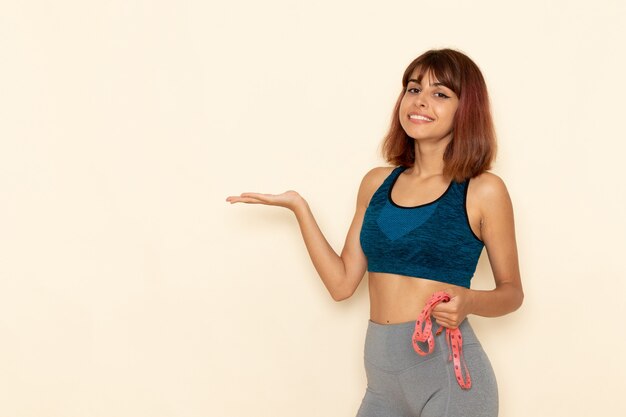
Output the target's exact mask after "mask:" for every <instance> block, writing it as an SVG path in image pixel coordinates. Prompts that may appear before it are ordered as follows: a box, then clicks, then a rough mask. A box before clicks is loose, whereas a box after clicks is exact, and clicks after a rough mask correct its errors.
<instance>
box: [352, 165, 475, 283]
mask: <svg viewBox="0 0 626 417" xmlns="http://www.w3.org/2000/svg"><path fill="white" fill-rule="evenodd" d="M405 169H407V167H403V166H399V167H396V168H395V169H394V170H393V171H392V172H391V174H390V175H389V176H388V177H387V178H386V179H385V181H384V182H383V183H382V185H381V186H380V187H379V188H378V190H376V192H375V193H374V195H373V196H372V198H371V200H370V204H369V206H368V207H367V210H366V211H365V217H364V219H363V226H362V228H361V235H360V241H361V248H362V249H363V252H364V253H365V256H366V257H367V267H368V268H367V269H368V270H369V271H370V272H386V273H392V274H399V275H406V276H410V277H418V278H426V279H431V280H435V281H441V282H446V283H449V284H454V285H459V286H462V287H466V288H469V286H470V280H471V278H472V276H473V275H474V272H475V271H476V264H477V263H478V258H479V257H480V253H481V252H482V249H483V247H484V244H483V242H482V241H481V240H480V239H478V237H477V236H476V235H475V234H474V232H473V231H472V229H471V228H470V225H469V220H468V217H467V210H466V206H465V202H466V198H467V187H468V185H469V180H466V181H464V182H460V183H459V182H455V181H452V182H451V183H450V186H449V187H448V189H447V190H446V191H445V192H444V193H443V195H441V197H439V198H438V199H436V200H435V201H432V202H430V203H427V204H422V205H420V206H416V207H402V206H398V205H397V204H396V203H394V202H393V201H392V200H391V189H392V188H393V185H394V184H395V182H396V180H397V179H398V176H399V175H400V174H401V173H402V172H403V171H404V170H405Z"/></svg>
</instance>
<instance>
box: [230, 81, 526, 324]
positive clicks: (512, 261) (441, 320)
mask: <svg viewBox="0 0 626 417" xmlns="http://www.w3.org/2000/svg"><path fill="white" fill-rule="evenodd" d="M410 78H411V79H412V80H413V81H410V82H409V84H408V85H407V89H406V91H405V94H404V97H403V99H402V103H401V106H400V112H399V117H400V122H401V125H402V127H403V128H404V130H405V131H406V132H407V134H408V135H409V137H411V138H413V139H414V145H415V155H416V160H415V163H414V165H413V167H411V168H409V169H407V170H405V171H404V172H403V173H402V174H401V175H400V176H399V177H398V180H397V181H396V183H395V185H394V187H393V190H392V195H391V197H392V200H393V201H394V202H395V203H396V204H398V205H401V206H408V207H411V206H417V205H420V204H424V203H429V202H431V201H433V200H435V199H436V198H437V197H439V196H440V195H441V194H443V193H444V191H445V190H446V188H447V187H448V185H449V184H450V179H449V178H444V176H443V167H444V162H443V154H444V150H445V148H446V146H447V144H448V143H449V142H450V141H451V140H452V137H453V132H452V124H453V118H454V114H455V112H456V109H457V107H458V97H457V96H456V94H455V93H454V92H453V91H452V90H450V89H448V88H446V87H445V86H443V85H440V84H439V83H438V81H437V80H436V79H435V78H434V77H433V76H432V75H431V74H426V75H425V76H424V77H423V79H421V80H420V82H418V81H417V74H416V73H414V75H413V76H412V77H410ZM418 114H419V115H420V116H425V117H426V119H424V118H423V117H422V118H416V115H418ZM411 115H413V117H411ZM392 170H393V167H377V168H374V169H372V170H370V171H369V172H368V173H367V174H365V176H364V177H363V180H362V181H361V185H360V187H359V191H358V196H357V203H356V212H355V214H354V218H353V220H352V224H351V226H350V228H349V230H348V234H347V236H346V240H345V244H344V247H343V250H342V251H341V255H338V254H337V253H336V252H335V251H334V249H333V248H332V247H331V246H330V244H329V243H328V241H327V240H326V238H325V237H324V235H323V233H322V232H321V230H320V229H319V227H318V225H317V222H316V221H315V218H314V216H313V214H312V213H311V210H310V208H309V206H308V203H307V202H306V200H305V199H304V198H303V197H302V196H301V195H300V194H299V193H297V192H296V191H293V190H290V191H286V192H284V193H282V194H262V193H242V194H241V195H239V196H230V197H228V198H227V199H226V201H228V202H230V203H231V204H232V203H248V204H265V205H272V206H280V207H285V208H287V209H289V210H291V211H293V213H294V214H295V215H296V219H297V220H298V224H299V226H300V231H301V233H302V236H303V239H304V242H305V245H306V247H307V250H308V252H309V255H310V257H311V260H312V262H313V265H314V266H315V268H316V270H317V272H318V274H319V275H320V277H321V279H322V281H323V283H324V285H325V286H326V288H327V289H328V291H329V293H330V295H331V296H332V297H333V299H334V300H336V301H341V300H344V299H347V298H349V297H350V296H352V294H354V292H355V290H356V288H357V287H358V285H359V283H360V282H361V280H362V279H363V277H364V275H365V272H366V270H367V259H366V257H365V254H364V253H363V250H362V249H361V244H360V239H359V237H360V232H361V225H362V224H363V217H364V214H365V211H366V209H367V206H368V205H369V201H370V199H371V197H372V195H373V194H374V192H375V191H376V190H377V189H378V187H379V186H380V185H381V184H382V183H383V181H384V180H385V178H386V177H387V176H388V175H389V174H390V173H391V171H392ZM467 213H468V218H469V223H470V227H471V229H472V231H473V232H474V233H475V234H476V236H477V237H478V238H479V239H481V240H482V241H483V243H484V244H485V249H486V251H487V255H488V258H489V263H490V266H491V269H492V272H493V276H494V281H495V288H494V289H492V290H473V289H467V288H464V287H459V286H455V285H451V284H447V283H442V282H438V281H433V280H429V279H426V278H417V277H407V276H402V275H396V274H389V273H378V272H369V295H370V320H372V321H373V322H375V323H379V324H394V323H404V322H410V321H414V320H415V319H416V318H417V316H418V315H419V313H420V312H421V310H422V309H423V307H424V305H425V304H426V301H427V300H428V298H429V297H430V296H431V295H432V294H433V293H435V292H437V291H445V292H447V293H448V294H449V295H450V296H451V300H450V301H449V302H447V303H440V304H438V305H437V306H436V307H435V309H434V310H433V313H432V316H433V317H434V318H435V320H436V321H437V323H438V324H440V325H442V326H445V327H448V328H452V329H453V328H457V327H458V326H459V325H460V323H461V322H462V321H463V320H464V319H465V318H466V317H467V316H468V315H469V314H475V315H478V316H483V317H498V316H502V315H505V314H508V313H510V312H512V311H515V310H516V309H518V308H519V307H520V305H521V304H522V301H523V298H524V294H523V290H522V283H521V278H520V271H519V263H518V256H517V244H516V240H515V227H514V219H513V207H512V204H511V199H510V197H509V194H508V191H507V189H506V186H505V184H504V182H503V181H502V180H501V179H500V178H499V177H498V176H496V175H495V174H492V173H489V172H485V173H483V174H480V175H478V176H477V177H474V178H472V179H471V181H470V185H469V188H468V191H467Z"/></svg>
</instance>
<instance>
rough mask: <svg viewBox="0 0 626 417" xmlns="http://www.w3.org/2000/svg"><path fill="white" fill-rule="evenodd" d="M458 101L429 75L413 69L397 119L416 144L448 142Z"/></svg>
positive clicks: (446, 88)
mask: <svg viewBox="0 0 626 417" xmlns="http://www.w3.org/2000/svg"><path fill="white" fill-rule="evenodd" d="M458 106H459V98H458V97H457V95H456V94H455V93H454V91H452V90H451V89H450V88H448V87H446V86H445V85H443V84H442V83H440V82H439V81H438V80H437V79H436V78H435V76H434V74H432V73H431V72H430V71H427V72H426V73H424V74H421V71H420V69H419V68H417V69H416V70H415V71H413V73H412V74H411V76H410V77H409V80H408V83H407V86H406V89H405V91H404V96H403V97H402V101H401V102H400V109H399V113H398V117H399V119H400V124H401V125H402V128H403V129H404V131H405V132H406V134H407V135H408V136H409V137H411V138H413V139H416V140H420V141H421V140H435V141H440V140H445V141H446V142H449V141H450V140H451V139H452V127H453V125H454V115H455V113H456V109H457V107H458Z"/></svg>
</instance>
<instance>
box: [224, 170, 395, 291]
mask: <svg viewBox="0 0 626 417" xmlns="http://www.w3.org/2000/svg"><path fill="white" fill-rule="evenodd" d="M381 174H384V168H382V171H381V168H374V169H372V170H371V171H369V172H368V173H367V174H366V175H365V176H364V178H363V180H362V181H361V185H360V187H359V192H358V196H357V204H356V212H355V215H354V219H353V220H352V224H351V226H350V229H349V231H348V235H347V236H346V241H345V244H344V248H343V250H342V252H341V256H339V255H337V253H336V252H335V251H334V249H333V248H332V247H331V246H330V244H329V243H328V241H327V240H326V237H324V234H323V233H322V231H321V230H320V228H319V226H318V224H317V222H316V221H315V217H314V216H313V213H312V212H311V209H310V207H309V205H308V203H307V202H306V200H305V199H304V198H303V197H302V196H300V195H299V194H298V193H297V192H295V191H287V192H285V193H283V194H277V195H275V194H259V193H243V194H241V196H240V197H228V199H227V201H229V202H231V203H235V202H243V203H251V204H268V205H277V206H282V207H286V208H289V209H290V210H292V211H293V212H294V214H295V215H296V219H297V220H298V225H299V226H300V232H301V233H302V237H303V239H304V244H305V246H306V248H307V250H308V252H309V256H310V257H311V261H312V262H313V266H314V267H315V269H316V271H317V273H318V274H319V276H320V278H321V279H322V282H323V283H324V285H325V286H326V289H327V290H328V292H329V293H330V295H331V297H332V298H333V299H334V300H336V301H341V300H344V299H346V298H349V297H350V296H351V295H352V294H353V293H354V291H355V290H356V288H357V287H358V286H359V283H360V282H361V280H362V279H363V276H364V275H365V271H366V269H367V259H366V258H365V255H364V254H363V250H362V249H361V243H360V232H361V225H362V223H363V217H364V214H365V210H366V208H367V205H368V204H369V200H370V198H371V196H372V195H373V194H374V191H375V190H376V188H377V186H378V185H380V183H378V184H377V182H376V181H382V180H380V178H381Z"/></svg>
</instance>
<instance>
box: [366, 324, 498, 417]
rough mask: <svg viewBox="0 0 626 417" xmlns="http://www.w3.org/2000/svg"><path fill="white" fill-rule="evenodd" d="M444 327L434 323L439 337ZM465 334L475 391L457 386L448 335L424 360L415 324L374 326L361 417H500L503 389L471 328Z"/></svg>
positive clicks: (370, 326) (463, 328) (368, 341)
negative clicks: (415, 346)
mask: <svg viewBox="0 0 626 417" xmlns="http://www.w3.org/2000/svg"><path fill="white" fill-rule="evenodd" d="M438 327H439V325H437V324H436V322H435V320H434V319H433V333H434V330H436V329H437V328H438ZM459 328H460V329H461V333H462V334H463V355H464V356H465V362H466V363H467V367H468V369H469V373H470V375H471V377H472V387H471V388H470V389H469V390H463V389H462V388H461V387H460V386H459V384H458V383H457V381H456V378H455V375H454V369H453V365H452V362H451V361H449V360H448V359H449V351H448V346H447V344H446V340H445V332H442V333H441V334H440V335H439V336H435V349H434V351H433V352H432V353H430V354H429V355H427V356H419V355H418V354H417V353H415V350H414V349H413V345H412V342H411V337H412V336H413V330H414V329H415V322H414V321H412V322H407V323H399V324H386V325H384V324H377V323H374V322H373V321H371V320H370V321H369V324H368V327H367V334H366V336H365V358H364V359H365V373H366V375H367V390H366V392H365V396H364V397H363V402H362V403H361V407H360V408H359V412H358V414H357V417H495V416H497V415H498V387H497V384H496V378H495V375H494V373H493V369H492V368H491V364H490V363H489V359H488V358H487V355H486V354H485V352H484V351H483V348H482V347H481V345H480V342H479V341H478V339H477V338H476V335H475V334H474V331H473V330H472V327H471V326H470V324H469V322H468V321H467V320H465V321H463V323H461V326H459ZM423 350H427V347H426V345H423Z"/></svg>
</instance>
